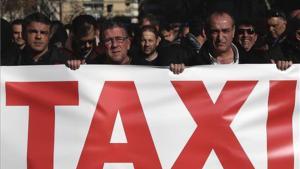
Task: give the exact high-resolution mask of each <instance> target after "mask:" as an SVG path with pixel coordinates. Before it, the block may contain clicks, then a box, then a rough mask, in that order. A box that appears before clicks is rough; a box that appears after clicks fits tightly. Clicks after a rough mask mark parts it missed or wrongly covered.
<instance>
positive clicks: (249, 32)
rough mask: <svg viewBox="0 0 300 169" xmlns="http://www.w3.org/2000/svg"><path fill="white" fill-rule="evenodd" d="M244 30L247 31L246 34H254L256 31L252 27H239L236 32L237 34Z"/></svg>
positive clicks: (242, 32)
mask: <svg viewBox="0 0 300 169" xmlns="http://www.w3.org/2000/svg"><path fill="white" fill-rule="evenodd" d="M245 32H247V34H248V35H254V34H255V33H256V31H255V30H254V29H253V28H247V29H243V28H239V29H237V34H238V35H241V34H244V33H245Z"/></svg>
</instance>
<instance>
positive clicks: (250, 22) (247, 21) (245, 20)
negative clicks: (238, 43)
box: [237, 18, 257, 30]
mask: <svg viewBox="0 0 300 169" xmlns="http://www.w3.org/2000/svg"><path fill="white" fill-rule="evenodd" d="M241 25H245V26H252V27H253V29H254V30H256V27H257V24H256V22H255V20H254V19H252V18H243V19H240V20H238V21H237V26H238V27H239V26H241Z"/></svg>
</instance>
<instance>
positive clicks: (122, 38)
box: [103, 36, 129, 46]
mask: <svg viewBox="0 0 300 169" xmlns="http://www.w3.org/2000/svg"><path fill="white" fill-rule="evenodd" d="M128 38H129V37H128V36H115V37H111V38H106V39H103V44H104V45H106V46H110V45H112V43H113V41H115V42H117V43H119V44H122V43H124V42H125V40H127V39H128Z"/></svg>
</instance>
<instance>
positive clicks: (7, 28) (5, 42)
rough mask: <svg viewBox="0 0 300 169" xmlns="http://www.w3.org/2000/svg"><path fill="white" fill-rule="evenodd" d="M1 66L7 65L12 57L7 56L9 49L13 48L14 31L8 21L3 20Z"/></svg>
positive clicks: (0, 42)
mask: <svg viewBox="0 0 300 169" xmlns="http://www.w3.org/2000/svg"><path fill="white" fill-rule="evenodd" d="M0 37H1V41H0V44H1V48H0V50H1V62H0V63H1V65H7V59H10V58H9V57H10V55H7V52H8V49H9V48H11V46H12V31H11V25H10V24H9V22H8V21H6V20H5V19H3V18H1V35H0Z"/></svg>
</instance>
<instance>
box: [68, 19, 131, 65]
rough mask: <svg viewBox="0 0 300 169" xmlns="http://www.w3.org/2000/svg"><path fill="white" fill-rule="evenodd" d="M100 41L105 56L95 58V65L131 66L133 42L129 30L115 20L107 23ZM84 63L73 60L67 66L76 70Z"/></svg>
mask: <svg viewBox="0 0 300 169" xmlns="http://www.w3.org/2000/svg"><path fill="white" fill-rule="evenodd" d="M86 39H87V38H86ZM86 39H81V40H86ZM100 39H101V41H100V42H101V47H102V48H103V50H104V54H101V55H99V56H98V57H97V58H95V59H94V60H93V64H116V65H125V64H131V60H132V59H131V57H129V55H128V50H129V49H130V45H131V42H130V39H129V35H128V32H127V29H126V27H125V26H124V25H123V24H122V23H119V22H115V21H113V20H108V21H106V23H104V25H103V27H102V32H101V35H100ZM84 63H85V62H83V61H81V60H79V59H71V60H68V61H67V66H68V67H70V68H71V69H73V70H76V69H78V68H79V67H80V65H81V64H84ZM86 63H88V62H86Z"/></svg>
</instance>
